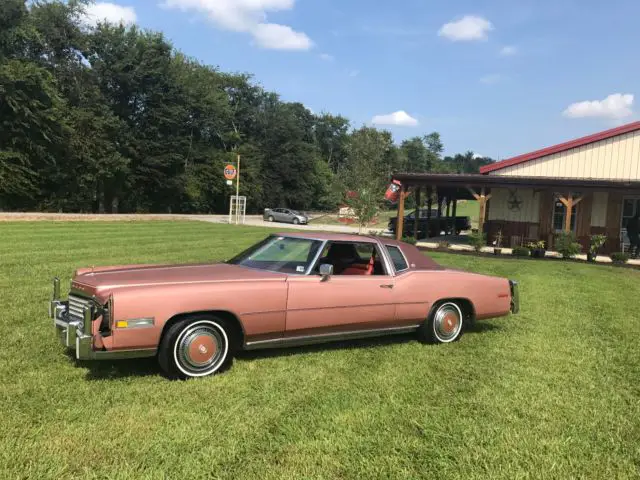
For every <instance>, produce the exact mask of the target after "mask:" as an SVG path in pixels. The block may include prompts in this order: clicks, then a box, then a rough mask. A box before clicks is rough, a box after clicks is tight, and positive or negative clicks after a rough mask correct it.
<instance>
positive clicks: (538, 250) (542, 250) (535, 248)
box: [527, 240, 547, 258]
mask: <svg viewBox="0 0 640 480" xmlns="http://www.w3.org/2000/svg"><path fill="white" fill-rule="evenodd" d="M527 248H528V249H529V250H531V256H532V257H533V258H544V256H545V254H546V253H547V248H546V244H545V242H544V240H538V241H537V242H529V243H528V244H527Z"/></svg>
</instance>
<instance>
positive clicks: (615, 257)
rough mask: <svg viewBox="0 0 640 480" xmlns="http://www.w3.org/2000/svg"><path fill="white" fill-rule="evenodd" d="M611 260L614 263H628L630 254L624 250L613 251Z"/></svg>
mask: <svg viewBox="0 0 640 480" xmlns="http://www.w3.org/2000/svg"><path fill="white" fill-rule="evenodd" d="M611 261H612V262H613V263H627V262H628V261H629V254H628V253H624V252H615V253H612V254H611Z"/></svg>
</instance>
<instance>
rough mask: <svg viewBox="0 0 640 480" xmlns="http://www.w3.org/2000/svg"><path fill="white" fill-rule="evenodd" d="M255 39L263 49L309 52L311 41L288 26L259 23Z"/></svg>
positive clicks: (255, 31) (254, 31) (254, 33)
mask: <svg viewBox="0 0 640 480" xmlns="http://www.w3.org/2000/svg"><path fill="white" fill-rule="evenodd" d="M252 34H253V38H254V39H255V40H256V42H257V44H258V45H259V46H260V47H262V48H269V49H272V50H309V49H310V48H311V46H312V42H311V39H310V38H309V37H307V36H306V35H305V34H304V33H302V32H296V31H295V30H293V29H292V28H291V27H289V26H287V25H278V24H277V23H259V24H258V25H256V27H255V29H254V30H253V32H252Z"/></svg>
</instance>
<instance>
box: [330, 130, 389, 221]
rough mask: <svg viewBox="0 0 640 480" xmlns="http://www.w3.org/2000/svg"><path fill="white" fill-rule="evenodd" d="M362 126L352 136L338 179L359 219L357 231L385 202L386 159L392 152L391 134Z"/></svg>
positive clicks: (348, 203)
mask: <svg viewBox="0 0 640 480" xmlns="http://www.w3.org/2000/svg"><path fill="white" fill-rule="evenodd" d="M385 133H386V132H380V131H378V130H376V129H375V128H369V127H363V128H361V129H359V130H356V131H355V132H353V134H352V135H351V139H350V141H349V148H348V156H347V160H346V163H345V166H344V168H343V170H342V171H341V175H340V178H341V180H342V183H343V184H344V186H345V188H346V189H347V192H348V193H347V195H346V199H345V201H346V203H347V205H348V206H349V207H350V208H352V209H353V212H354V214H355V216H356V218H357V219H358V225H359V231H360V232H362V228H363V227H364V226H366V225H367V224H369V223H370V222H371V220H373V218H374V217H375V216H376V215H377V213H378V211H379V209H380V205H381V204H382V202H383V201H384V191H385V187H386V182H387V181H388V176H387V175H386V174H385V171H386V169H385V157H386V155H387V154H388V152H389V151H390V150H391V149H393V148H394V147H393V143H392V142H391V141H390V138H391V137H390V135H386V134H385Z"/></svg>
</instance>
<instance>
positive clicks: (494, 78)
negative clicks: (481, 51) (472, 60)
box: [480, 73, 503, 85]
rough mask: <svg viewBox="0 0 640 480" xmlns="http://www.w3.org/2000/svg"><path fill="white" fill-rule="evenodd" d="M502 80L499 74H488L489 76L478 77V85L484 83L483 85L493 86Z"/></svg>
mask: <svg viewBox="0 0 640 480" xmlns="http://www.w3.org/2000/svg"><path fill="white" fill-rule="evenodd" d="M502 80H503V77H502V75H500V74H499V73H490V74H489V75H485V76H483V77H480V83H484V84H485V85H495V84H496V83H498V82H501V81H502Z"/></svg>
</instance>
